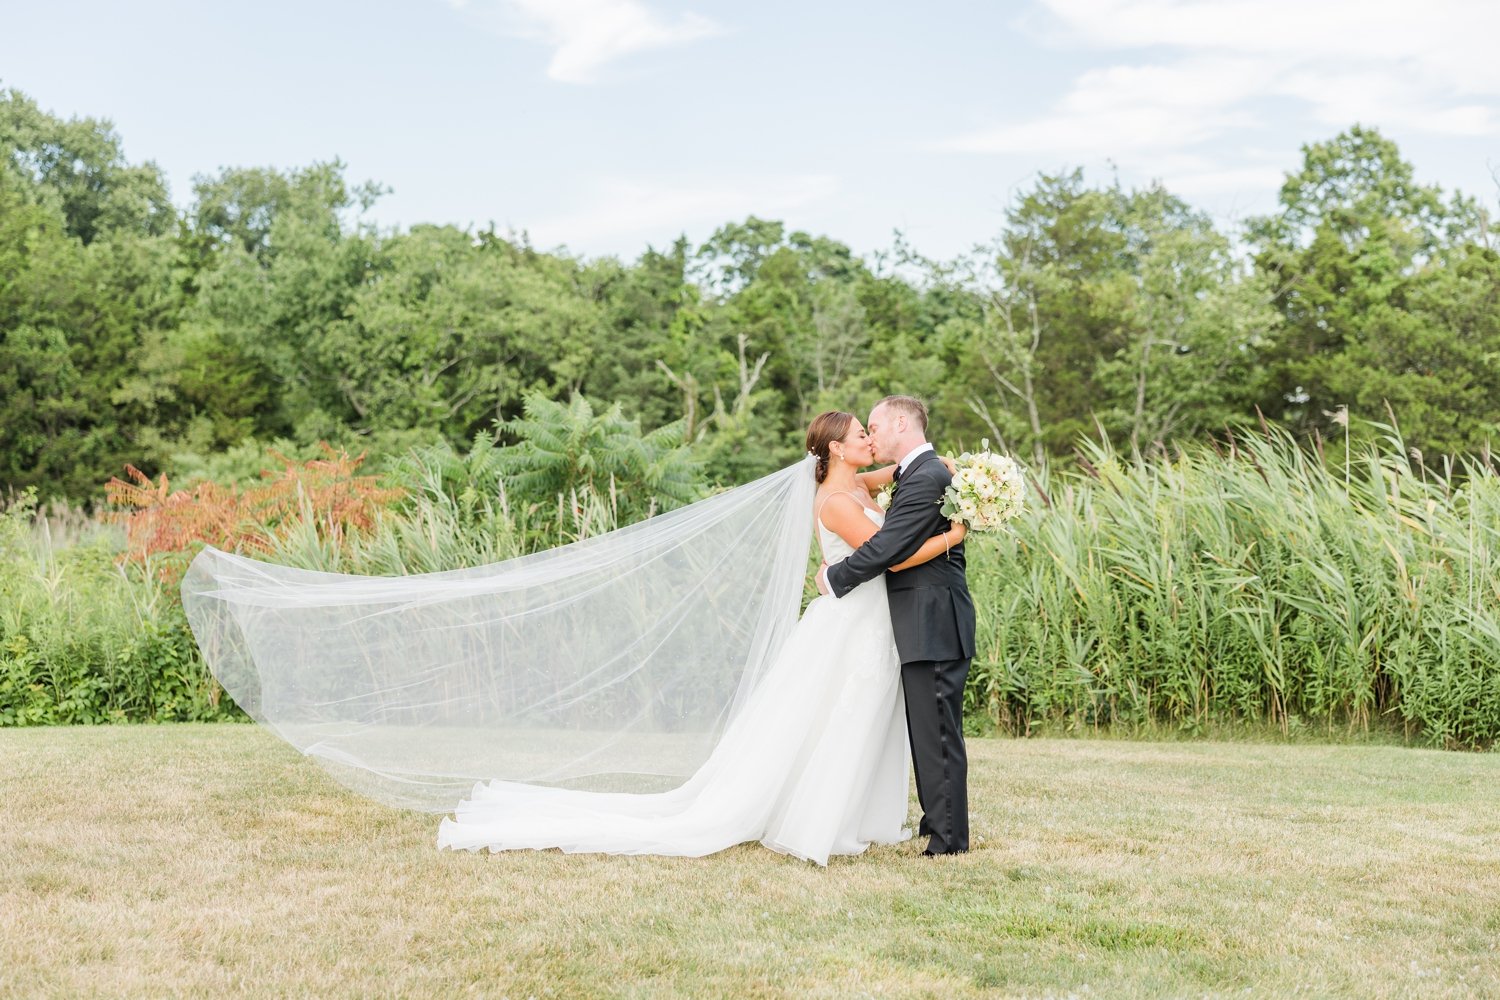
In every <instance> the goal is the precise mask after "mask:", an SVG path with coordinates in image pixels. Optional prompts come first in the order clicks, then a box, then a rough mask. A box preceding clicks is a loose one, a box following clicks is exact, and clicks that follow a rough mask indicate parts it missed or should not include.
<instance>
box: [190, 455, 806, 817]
mask: <svg viewBox="0 0 1500 1000" xmlns="http://www.w3.org/2000/svg"><path fill="white" fill-rule="evenodd" d="M812 465H813V460H812V459H811V458H807V459H804V460H803V461H801V462H799V463H797V464H796V465H793V466H790V467H788V468H786V469H783V470H782V471H780V472H777V473H774V474H772V475H770V476H767V477H765V478H764V479H760V480H757V481H755V482H753V483H748V484H746V485H744V486H739V487H736V488H734V489H731V490H728V491H726V492H724V493H720V494H718V495H716V496H713V497H710V498H709V499H706V500H702V501H700V502H698V503H695V504H691V505H689V506H687V507H683V508H680V509H678V510H674V511H670V512H667V513H665V514H661V515H658V516H656V517H653V518H650V519H648V520H646V521H642V522H640V523H638V524H633V525H630V526H629V527H625V528H621V529H619V530H618V531H613V532H610V533H608V534H605V535H600V536H597V537H594V538H589V539H585V540H583V541H580V542H576V543H574V544H572V545H566V546H563V547H561V548H557V549H552V550H549V551H546V552H539V553H536V554H533V555H529V556H524V557H522V558H518V559H512V560H507V561H505V562H501V563H495V564H492V565H489V566H480V567H474V568H468V569H461V570H454V571H450V572H444V573H427V574H421V575H413V576H401V577H368V576H350V575H345V574H338V573H321V572H313V571H309V570H302V569H293V568H290V567H286V566H277V565H273V564H270V563H265V562H260V561H258V560H254V559H249V558H245V557H243V556H239V555H234V554H232V553H228V552H223V551H220V550H218V549H215V548H212V547H209V548H205V549H204V550H203V551H202V552H200V553H199V554H198V555H197V557H196V558H194V560H193V562H192V565H191V566H190V567H189V568H188V572H187V575H186V577H185V578H184V579H183V584H182V599H183V606H184V608H185V609H186V611H187V617H188V622H189V624H190V625H191V627H192V630H193V634H194V636H195V637H196V638H197V640H198V645H199V648H200V649H202V651H203V656H204V659H205V660H206V661H207V663H208V666H209V669H210V670H211V671H212V672H213V675H214V677H216V678H217V679H218V681H219V683H220V684H222V685H223V686H224V689H225V690H226V691H227V692H228V693H229V695H230V696H231V697H232V698H233V699H234V700H235V702H236V703H237V704H239V706H240V707H241V708H243V709H244V710H245V711H246V712H247V713H248V714H249V715H250V716H251V717H252V718H254V719H255V720H256V721H257V722H259V723H261V724H262V725H264V726H267V727H268V728H270V729H272V730H274V731H275V732H276V733H278V734H279V735H280V736H281V737H282V738H283V739H285V740H286V741H287V742H288V743H290V744H291V745H292V746H294V747H296V748H297V749H299V750H301V751H302V752H303V753H305V754H308V755H310V756H312V757H314V758H315V759H316V760H317V761H318V762H319V763H320V764H322V765H323V766H324V767H326V768H327V769H328V770H329V771H330V772H331V773H332V774H333V775H334V777H336V778H337V779H338V780H340V781H342V782H343V783H345V784H346V785H348V786H350V787H351V788H353V789H355V790H356V791H359V792H362V793H364V794H367V795H370V796H372V797H374V798H376V799H379V800H381V801H383V802H386V803H389V804H392V805H396V806H401V807H406V808H415V809H424V810H431V811H436V812H446V811H450V810H451V809H452V808H453V807H454V806H455V805H456V804H457V803H458V802H459V800H461V799H462V798H463V797H464V796H465V795H466V794H467V793H468V792H469V790H470V789H471V788H472V786H473V784H474V783H475V782H476V781H479V780H489V779H504V780H508V781H519V782H529V783H538V784H547V785H561V786H567V787H575V788H592V789H599V790H613V791H647V790H659V789H663V788H669V787H674V786H675V785H677V784H680V783H681V782H682V781H683V780H684V779H686V778H687V777H689V776H690V775H691V774H692V773H693V772H694V771H695V770H696V769H697V768H698V766H699V765H700V764H702V762H703V761H704V760H705V759H706V758H707V757H708V754H709V752H710V751H711V750H712V749H713V747H714V745H715V743H716V741H717V740H718V737H719V735H720V734H721V733H722V732H723V730H724V727H725V725H726V724H727V723H728V722H729V720H730V719H731V718H732V717H733V715H734V713H735V711H736V707H737V706H738V705H739V704H740V703H742V701H743V700H744V698H745V695H746V694H747V692H749V691H750V690H752V689H753V688H754V686H755V684H756V683H757V681H758V680H759V679H760V677H761V676H762V675H763V673H764V671H765V669H766V667H767V666H768V665H769V664H770V663H771V662H772V660H773V659H774V658H775V656H776V653H777V651H778V650H779V649H780V648H781V646H782V643H783V642H784V640H785V639H786V637H787V635H788V634H789V632H790V631H791V629H792V627H793V626H794V625H795V624H796V621H797V614H798V609H799V607H800V602H801V596H802V588H803V581H804V580H805V577H806V570H807V558H808V548H809V545H810V542H811V533H812V524H813V520H812V499H813V493H814V491H815V489H816V484H815V483H814V481H813V471H812Z"/></svg>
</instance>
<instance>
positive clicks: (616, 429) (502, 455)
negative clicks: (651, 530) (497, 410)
mask: <svg viewBox="0 0 1500 1000" xmlns="http://www.w3.org/2000/svg"><path fill="white" fill-rule="evenodd" d="M500 429H501V430H502V431H503V432H504V433H505V434H507V435H509V436H511V437H513V438H515V444H514V445H512V446H510V447H506V448H503V449H501V450H500V451H499V452H498V453H497V456H498V458H499V461H500V470H501V473H502V475H503V476H504V478H505V482H506V486H507V488H508V489H509V490H510V492H511V495H512V497H513V498H515V499H519V500H524V501H526V502H556V501H557V498H558V497H562V496H568V495H572V494H574V493H583V494H591V495H593V496H597V497H601V498H608V499H609V501H610V504H611V506H612V507H614V509H615V510H617V511H618V513H619V517H620V519H621V520H622V521H631V520H638V519H640V518H642V517H648V516H650V515H651V514H653V513H655V512H656V511H658V510H662V509H669V508H672V507H678V506H682V505H683V504H688V503H692V502H693V501H694V500H697V499H698V498H699V497H701V496H702V495H703V480H702V476H701V471H700V468H699V466H698V463H696V462H695V461H694V460H693V459H692V457H691V455H690V453H689V451H688V449H687V447H686V446H685V445H684V444H683V443H682V431H683V428H682V424H681V422H677V423H671V424H666V425H664V426H662V427H658V428H657V429H656V430H653V431H650V432H647V433H643V432H642V431H641V427H640V422H639V421H638V420H630V419H627V418H626V417H625V415H624V414H623V412H622V411H621V408H620V404H618V403H616V404H614V405H613V406H611V407H610V408H609V409H608V410H605V411H604V412H603V413H599V412H597V411H596V410H595V409H594V406H593V404H592V403H590V402H589V401H588V399H587V398H586V397H584V396H582V395H575V396H573V398H572V399H571V400H570V401H569V402H567V403H560V402H555V401H553V400H550V399H547V398H546V397H545V396H542V395H540V394H535V393H534V394H531V395H529V396H527V397H526V400H525V409H524V412H523V413H522V415H521V416H519V417H516V418H515V419H513V420H508V421H504V422H503V423H501V424H500Z"/></svg>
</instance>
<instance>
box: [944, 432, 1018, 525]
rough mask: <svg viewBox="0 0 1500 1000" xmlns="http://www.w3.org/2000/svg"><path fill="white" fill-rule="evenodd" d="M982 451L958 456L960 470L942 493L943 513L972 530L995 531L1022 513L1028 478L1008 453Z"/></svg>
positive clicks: (986, 449)
mask: <svg viewBox="0 0 1500 1000" xmlns="http://www.w3.org/2000/svg"><path fill="white" fill-rule="evenodd" d="M989 449H990V442H989V439H988V438H985V440H984V444H983V450H982V451H979V452H977V453H975V454H970V453H969V452H964V453H963V454H962V455H960V456H958V460H957V465H958V471H957V472H955V473H954V474H953V482H952V483H951V484H950V485H949V486H948V489H947V491H946V492H944V493H943V516H944V517H946V518H948V519H949V520H950V521H962V522H963V523H964V524H965V525H967V526H968V528H969V530H970V531H993V530H995V529H996V528H998V527H1000V526H1001V525H1002V524H1004V523H1005V522H1006V521H1009V520H1010V519H1011V518H1013V517H1015V516H1016V515H1017V514H1019V513H1021V509H1022V508H1023V507H1024V506H1025V502H1026V479H1025V477H1024V476H1023V475H1022V473H1021V467H1020V466H1019V465H1017V464H1016V463H1015V461H1014V460H1013V459H1011V458H1010V457H1008V456H1006V455H994V454H991V453H990V450H989Z"/></svg>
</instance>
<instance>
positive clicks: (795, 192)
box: [526, 174, 839, 253]
mask: <svg viewBox="0 0 1500 1000" xmlns="http://www.w3.org/2000/svg"><path fill="white" fill-rule="evenodd" d="M838 188H839V183H838V179H837V178H835V177H833V176H831V175H828V174H810V175H805V176H794V177H782V178H764V177H757V178H753V179H748V180H744V181H739V182H736V181H727V182H726V181H716V182H713V183H696V184H695V183H691V182H684V183H677V184H673V183H667V182H659V181H651V182H643V181H638V180H628V179H624V178H618V177H612V178H605V179H602V180H600V181H599V182H597V184H596V185H595V190H594V191H593V192H592V193H591V194H590V195H589V196H588V199H587V201H588V205H587V207H586V208H583V209H581V210H579V211H575V212H569V213H567V214H565V215H560V216H554V217H552V218H548V219H543V220H541V221H539V222H537V223H536V224H534V225H530V226H527V227H526V229H527V232H528V234H529V235H530V236H531V238H532V240H533V241H535V242H536V243H537V244H538V245H540V246H553V245H559V244H563V243H567V244H570V245H574V246H587V247H590V248H591V249H592V248H595V247H600V246H606V247H617V248H619V251H618V252H625V253H637V252H639V251H640V250H641V249H642V248H643V246H644V244H645V243H646V242H653V243H655V244H656V245H658V246H662V245H665V244H666V243H668V242H670V241H671V240H674V239H676V238H677V236H678V235H680V234H682V233H684V232H688V233H694V232H696V233H698V235H699V237H700V238H701V237H703V236H707V235H708V234H707V232H706V230H707V229H708V228H709V227H717V226H721V225H723V224H724V223H726V222H732V221H735V220H737V219H743V218H745V217H746V216H749V215H758V216H761V217H770V218H779V217H782V216H785V215H787V214H790V213H793V212H796V211H797V210H799V209H804V208H806V207H808V206H810V205H815V204H818V203H820V202H825V201H828V200H829V199H831V198H832V197H833V196H834V195H835V194H836V193H837V191H838Z"/></svg>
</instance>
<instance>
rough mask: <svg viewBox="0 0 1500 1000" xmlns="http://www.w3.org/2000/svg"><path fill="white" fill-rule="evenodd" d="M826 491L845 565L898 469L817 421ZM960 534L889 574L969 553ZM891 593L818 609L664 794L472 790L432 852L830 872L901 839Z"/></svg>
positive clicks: (826, 418) (817, 511) (823, 499)
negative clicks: (812, 866) (688, 861)
mask: <svg viewBox="0 0 1500 1000" xmlns="http://www.w3.org/2000/svg"><path fill="white" fill-rule="evenodd" d="M807 450H808V453H809V454H810V455H811V456H813V458H814V460H815V469H814V478H815V479H816V482H817V484H818V489H817V493H816V495H815V498H814V504H815V506H814V510H813V511H812V512H811V513H812V514H813V516H814V520H815V522H816V525H817V534H818V538H819V540H820V542H821V545H822V551H823V557H824V560H825V561H827V562H834V561H836V560H839V559H842V558H844V557H846V556H847V555H849V554H850V553H851V552H853V551H854V550H855V549H857V548H858V547H859V546H860V545H861V544H862V543H863V542H864V541H865V540H867V539H868V538H869V537H870V536H871V535H873V534H874V533H875V531H876V530H877V528H878V527H879V525H880V524H881V521H882V519H883V514H882V511H881V509H880V507H879V506H878V505H877V504H876V503H875V501H874V497H875V496H876V494H878V493H879V491H880V490H881V488H882V487H884V486H885V485H886V484H888V483H889V482H890V481H891V469H892V468H893V467H890V466H888V467H886V468H884V469H881V470H878V471H874V472H861V471H860V470H861V469H863V468H864V467H866V466H869V465H870V464H872V463H873V461H874V453H873V447H872V443H871V441H870V439H869V437H868V436H867V435H866V433H865V429H864V427H863V426H862V425H861V424H860V422H859V420H858V419H857V418H856V417H855V416H854V415H853V414H850V413H842V412H829V413H824V414H821V415H819V416H818V417H817V418H816V419H814V420H813V421H812V424H811V425H810V426H809V427H808V431H807ZM963 537H964V527H963V526H962V525H961V524H957V523H955V524H954V525H953V526H952V527H951V528H950V529H949V531H948V532H947V533H946V535H937V536H935V537H933V538H930V539H928V540H927V542H926V543H925V544H924V545H923V546H922V548H921V549H920V550H919V551H918V552H917V553H916V554H915V555H913V556H912V557H911V558H910V559H908V560H907V561H905V562H903V563H901V564H899V565H897V566H894V567H892V571H893V572H899V571H901V570H904V569H909V568H910V567H912V566H916V565H919V564H921V563H924V562H927V561H928V560H930V559H933V558H935V557H937V556H941V555H943V554H944V552H946V551H947V550H948V549H949V548H951V547H952V546H954V545H957V544H958V543H959V542H961V541H962V540H963ZM900 681H901V672H900V666H899V663H898V661H897V656H896V647H895V640H894V638H893V637H892V633H891V619H890V614H889V610H888V607H887V604H886V591H885V581H884V579H883V578H876V579H874V580H871V581H870V582H868V583H865V584H863V585H861V586H859V587H858V588H856V589H855V590H854V591H853V592H852V593H850V594H849V595H848V596H846V597H845V598H843V599H842V600H834V599H833V598H830V597H821V598H818V599H816V600H814V601H813V602H812V604H810V605H809V606H808V608H807V611H806V613H805V614H804V615H803V616H802V619H801V621H800V622H798V624H797V625H796V627H795V628H794V629H793V630H792V632H791V634H790V635H789V636H788V638H787V640H786V641H785V643H784V644H783V645H782V647H781V649H780V651H779V653H778V654H777V655H776V657H775V658H774V660H773V661H772V663H771V664H770V665H769V667H768V668H767V669H766V671H765V673H764V676H763V677H762V679H761V680H760V681H759V683H758V684H757V685H756V686H755V687H754V688H753V689H752V690H751V692H750V693H749V695H748V698H747V700H746V701H745V703H744V704H743V706H742V707H741V708H740V710H739V711H738V712H737V714H735V716H734V717H733V719H732V721H731V722H730V723H729V725H728V727H727V728H726V729H725V731H724V733H723V735H722V737H721V738H720V740H719V742H718V744H717V745H716V746H715V748H714V750H713V752H712V753H711V754H710V756H709V757H708V760H707V761H706V762H705V763H704V764H703V765H702V766H701V767H700V768H699V769H698V770H697V771H696V773H694V774H693V775H692V776H691V777H690V778H689V779H688V780H687V782H686V783H684V784H683V785H681V786H680V787H678V788H675V789H672V790H670V791H665V792H656V793H650V794H631V793H621V792H599V791H582V790H575V789H566V788H556V787H549V786H543V785H535V784H527V783H522V782H513V781H491V782H488V783H481V784H478V785H476V786H475V788H474V790H473V792H472V793H471V795H470V797H469V798H468V799H466V800H465V801H463V802H461V803H460V804H459V805H458V807H457V810H456V813H455V815H454V817H453V818H452V819H444V820H443V821H442V823H441V825H440V827H439V830H438V844H439V846H441V847H446V848H455V849H469V850H480V849H485V848H487V849H489V850H491V851H502V850H513V849H518V848H538V849H540V848H560V849H562V850H564V851H579V852H598V853H609V854H666V855H686V856H701V855H706V854H712V853H714V852H716V851H721V850H723V849H725V848H727V847H731V846H733V845H735V844H739V843H743V842H746V841H753V840H759V841H760V842H761V843H762V844H764V845H765V846H766V847H769V848H770V849H772V850H774V851H779V852H781V853H784V854H790V855H794V856H796V857H799V858H803V859H806V860H808V861H814V862H816V863H818V864H820V865H824V864H827V863H828V858H829V856H830V855H834V854H858V853H860V852H861V851H863V850H864V849H865V848H866V847H868V846H869V845H870V844H891V843H896V842H899V841H901V840H904V839H906V838H907V837H908V836H909V833H908V831H906V830H904V829H903V824H904V823H905V820H906V812H907V777H906V775H907V771H906V760H907V744H906V721H905V715H904V713H903V710H902V698H901V691H900Z"/></svg>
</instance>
